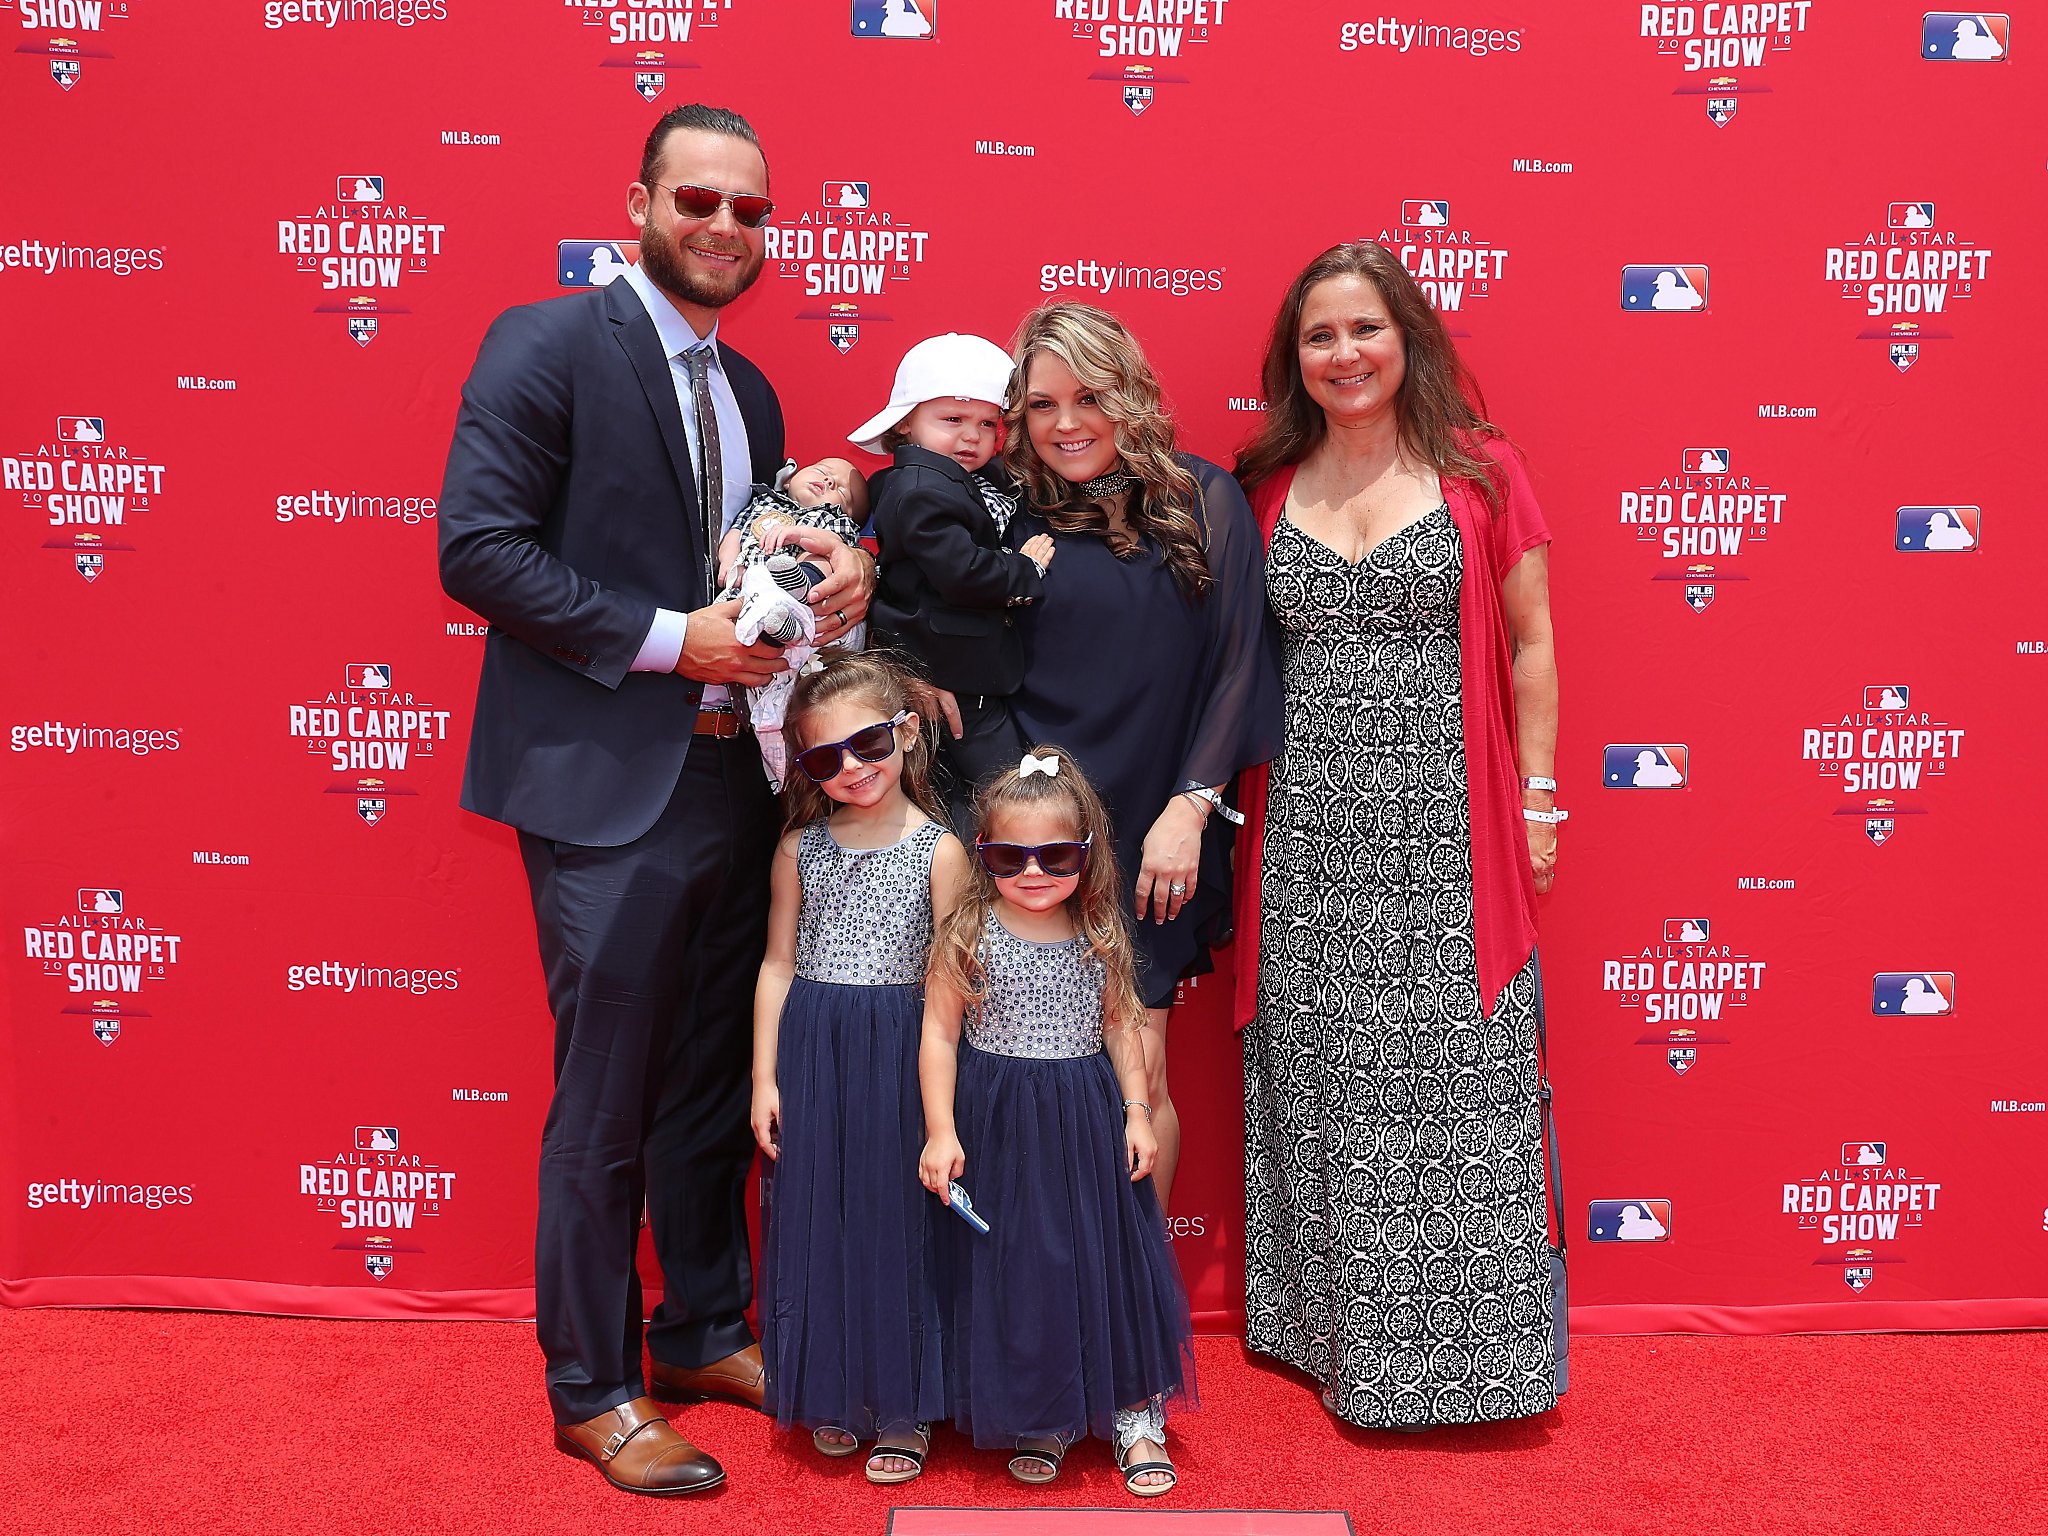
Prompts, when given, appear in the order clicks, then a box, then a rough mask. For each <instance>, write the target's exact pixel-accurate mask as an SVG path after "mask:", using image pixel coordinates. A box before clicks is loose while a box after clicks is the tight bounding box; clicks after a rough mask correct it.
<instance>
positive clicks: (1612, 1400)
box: [0, 1311, 2048, 1536]
mask: <svg viewBox="0 0 2048 1536" xmlns="http://www.w3.org/2000/svg"><path fill="white" fill-rule="evenodd" d="M1198 1348H1199V1367H1200V1370H1201V1372H1202V1390H1203V1396H1204V1399H1205V1406H1204V1408H1203V1410H1202V1411H1201V1412H1200V1413H1198V1414H1190V1415H1188V1416H1186V1417H1185V1418H1182V1419H1180V1420H1178V1421H1176V1426H1175V1427H1176V1429H1177V1432H1178V1433H1177V1436H1176V1440H1175V1444H1174V1451H1175V1454H1176V1455H1177V1457H1178V1458H1179V1461H1180V1465H1181V1471H1182V1482H1181V1486H1180V1488H1179V1489H1178V1490H1177V1491H1176V1492H1175V1493H1174V1494H1173V1495H1171V1496H1170V1497H1169V1498H1168V1499H1166V1500H1161V1501H1159V1503H1160V1505H1161V1506H1164V1507H1168V1508H1172V1509H1178V1510H1189V1509H1204V1508H1218V1509H1231V1508H1236V1509H1297V1510H1318V1509H1343V1510H1348V1511H1349V1512H1350V1514H1351V1517H1352V1521H1353V1523H1354V1526H1355V1528H1356V1529H1357V1531H1358V1532H1360V1533H1361V1536H1363V1533H1368V1532H1399V1533H1401V1536H1448V1533H1466V1532H1470V1533H1486V1536H1524V1533H1526V1536H1578V1533H1581V1532H1599V1533H1633V1532H1660V1533H1661V1532H1672V1533H1685V1536H1712V1533H1721V1532H1730V1533H1734V1532H1739V1533H1742V1536H1788V1533H1806V1532H1812V1533H1816V1536H1818V1533H1822V1532H1825V1533H1828V1536H1890V1533H1901V1536H1904V1533H1913V1536H1924V1533H1935V1532H1947V1531H1957V1532H1964V1531H1967V1532H1971V1533H1977V1532H1982V1531H1999V1532H2005V1531H2015V1532H2025V1533H2040V1532H2048V1452H2044V1449H2043V1438H2044V1426H2048V1335H2043V1334H1965V1335H1933V1336H1929V1335H1860V1336H1833V1337H1818V1338H1816V1337H1796V1338H1775V1339H1773V1338H1747V1339H1708V1338H1697V1337H1660V1338H1590V1339H1584V1340H1579V1341H1576V1342H1575V1343H1574V1344H1573V1346H1572V1362H1573V1364H1572V1369H1573V1387H1572V1392H1571V1395H1570V1396H1569V1397H1568V1398H1567V1399H1566V1401H1565V1404H1564V1405H1563V1406H1562V1407H1561V1408H1559V1409H1558V1410H1557V1411H1556V1412H1554V1413H1552V1414H1549V1415H1546V1416H1545V1417H1544V1418H1542V1419H1539V1420H1535V1421H1531V1422H1527V1423H1522V1424H1514V1425H1506V1426H1500V1427H1495V1428H1486V1429H1465V1430H1437V1431H1434V1432H1432V1433H1430V1434H1426V1435H1420V1436H1405V1435H1390V1434H1377V1433H1370V1432H1365V1431H1358V1430H1348V1429H1343V1428H1340V1427H1339V1426H1337V1425H1336V1424H1335V1423H1334V1422H1333V1421H1332V1420H1331V1419H1330V1418H1329V1417H1328V1416H1327V1415H1326V1414H1325V1413H1324V1412H1323V1411H1322V1409H1321V1407H1320V1406H1319V1405H1318V1403H1317V1401H1316V1398H1315V1396H1314V1394H1313V1393H1312V1392H1311V1391H1310V1390H1309V1389H1308V1388H1307V1387H1306V1386H1304V1385H1303V1384H1302V1382H1301V1381H1300V1380H1299V1379H1298V1378H1296V1377H1294V1376H1293V1375H1292V1374H1291V1373H1289V1372H1286V1371H1284V1370H1280V1369H1277V1368H1268V1367H1266V1366H1262V1365H1259V1364H1256V1363H1254V1362H1253V1361H1252V1360H1251V1359H1250V1358H1249V1357H1248V1356H1246V1355H1245V1354H1244V1352H1243V1351H1242V1349H1241V1348H1240V1347H1239V1346H1238V1345H1237V1344H1235V1343H1234V1342H1231V1341H1228V1340H1223V1339H1202V1340H1200V1341H1199V1344H1198ZM0 1361H4V1363H5V1374H4V1378H0V1422H4V1423H5V1424H6V1425H7V1426H8V1433H7V1447H6V1449H7V1455H6V1456H5V1458H4V1465H0V1532H6V1533H9V1536H12V1533H15V1532H22V1533H35V1536H44V1533H50V1536H58V1533H62V1536H73V1533H87V1536H117V1533H119V1536H127V1533H130V1532H141V1533H144V1536H184V1533H186V1532H192V1533H201V1532H204V1533H207V1536H216V1533H217V1536H240V1533H244V1532H247V1533H252V1536H254V1533H262V1536H300V1533H306V1536H353V1533H356V1532H374V1533H379V1536H385V1533H388V1536H438V1533H443V1532H451V1533H452V1532H462V1533H470V1532H476V1533H489V1536H600V1533H603V1536H610V1533H614V1532H620V1533H626V1532H642V1531H648V1532H654V1531H662V1532H681V1531H690V1532H700V1531H703V1532H746V1533H757V1532H758V1533H776V1536H779V1533H782V1532H813V1531H816V1532H833V1533H838V1532H848V1533H859V1536H882V1533H883V1531H884V1529H885V1527H886V1526H887V1524H888V1518H889V1510H890V1507H891V1505H892V1503H893V1504H901V1505H920V1506H930V1505H957V1506H1007V1507H1019V1506H1026V1505H1038V1506H1061V1507H1075V1508H1079V1507H1089V1506H1092V1507H1096V1508H1105V1507H1107V1508H1136V1507H1137V1506H1135V1505H1133V1504H1131V1502H1130V1501H1129V1500H1128V1499H1127V1498H1126V1496H1125V1495H1124V1493H1123V1489H1122V1485H1121V1483H1120V1482H1118V1481H1117V1480H1116V1478H1115V1476H1114V1474H1113V1472H1112V1470H1111V1468H1110V1462H1109V1455H1108V1452H1107V1450H1106V1448H1104V1447H1102V1446H1098V1445H1090V1446H1083V1447H1081V1448H1079V1449H1078V1450H1077V1451H1076V1452H1075V1453H1074V1454H1073V1456H1072V1457H1070V1458H1069V1460H1068V1462H1067V1466H1066V1470H1065V1471H1064V1472H1063V1473H1062V1474H1061V1478H1060V1482H1059V1483H1058V1484H1056V1485H1055V1486H1054V1488H1053V1489H1051V1490H1045V1491H1041V1492H1040V1493H1038V1494H1035V1495H1034V1496H1033V1497H1032V1498H1030V1499H1028V1500H1027V1499H1026V1498H1024V1497H1022V1495H1023V1494H1024V1493H1025V1490H1024V1489H1023V1488H1022V1487H1020V1486H1019V1485H1017V1484H1015V1483H1013V1482H1011V1481H1010V1479H1009V1478H1008V1476H1007V1475H1005V1473H1004V1471H1003V1468H1002V1463H1001V1461H1000V1459H999V1458H997V1457H995V1456H992V1455H984V1454H978V1453H975V1452H973V1451H972V1450H971V1449H970V1448H969V1447H967V1446H965V1445H963V1444H962V1443H961V1442H959V1441H956V1440H953V1439H951V1438H950V1437H948V1436H946V1435H944V1434H941V1435H940V1437H939V1440H938V1444H937V1446H936V1447H935V1451H934V1455H933V1461H932V1467H931V1470H930V1471H928V1472H927V1473H926V1474H925V1476H924V1477H923V1478H922V1479H920V1480H919V1481H918V1482H916V1483H913V1484H910V1485H909V1486H908V1487H905V1488H901V1489H896V1490H884V1489H878V1488H871V1487H870V1486H869V1485H868V1484H867V1483H866V1482H865V1481H864V1480H863V1479H862V1478H861V1476H860V1473H859V1470H858V1469H859V1463H858V1462H824V1461H821V1460H819V1459H818V1458H817V1457H815V1456H813V1455H812V1454H811V1453H810V1451H809V1448H808V1445H807V1444H803V1443H801V1442H798V1441H795V1440H783V1439H780V1438H778V1437H777V1436H776V1435H775V1434H774V1433H773V1432H772V1429H771V1427H770V1426H769V1424H768V1423H767V1421H765V1420H763V1419H761V1418H759V1417H758V1416H755V1415H752V1414H749V1413H748V1412H746V1411H745V1410H743V1409H739V1408H732V1407H724V1406H704V1407H695V1408H682V1409H677V1410H676V1420H677V1422H678V1424H680V1425H681V1426H682V1428H683V1431H684V1433H686V1434H688V1435H690V1436H691V1437H692V1438H694V1439H696V1440H698V1441H700V1442H701V1443H702V1444H704V1445H705V1446H706V1447H707V1448H709V1449H710V1450H712V1451H713V1452H714V1453H715V1454H716V1455H717V1456H718V1457H719V1458H720V1459H721V1460H722V1461H723V1462H724V1463H725V1465H726V1467H727V1469H728V1470H729V1471H730V1473H731V1479H730V1481H729V1482H728V1483H727V1485H726V1486H725V1487H724V1488H722V1489H720V1490H718V1491H717V1492H715V1493H713V1494H711V1495H709V1496H706V1497H704V1498H701V1499H695V1500H652V1499H636V1498H632V1497H629V1496H627V1495H625V1494H621V1493H615V1492H613V1491H611V1490H610V1489H608V1488H606V1487H605V1486H604V1485H603V1484H602V1483H600V1482H599V1480H598V1478H597V1475H596V1473H595V1472H594V1471H592V1470H591V1469H590V1468H589V1467H588V1466H586V1465H582V1464H580V1463H577V1462H573V1461H571V1460H569V1459H568V1458H566V1457H564V1456H561V1455H559V1454H557V1453H556V1452H555V1451H553V1450H552V1449H551V1448H550V1437H549V1432H548V1422H547V1415H546V1411H545V1408H544V1406H543V1403H542V1400H541V1393H540V1356H539V1352H538V1350H537V1349H536V1347H535V1345H534V1342H533V1335H532V1332H531V1330H530V1328H528V1327H524V1326H519V1325H512V1324H491V1323H333V1322H306V1321H297V1320H289V1319H277V1318H252V1317H231V1316H217V1315H211V1314H192V1313H171V1312H61V1311H60V1312H0ZM800 1445H801V1449H799V1446H800ZM892 1492H893V1498H892V1496H891V1495H892ZM1048 1494H1049V1496H1048ZM1155 1523H1156V1524H1157V1525H1158V1526H1159V1527H1160V1529H1159V1531H1158V1532H1157V1536H1171V1532H1172V1527H1173V1524H1174V1522H1155ZM1147 1528H1148V1527H1147V1526H1146V1525H1143V1524H1141V1525H1139V1526H1137V1527H1134V1529H1137V1530H1144V1529H1147ZM1052 1529H1054V1530H1057V1527H1056V1526H1055V1527H1052Z"/></svg>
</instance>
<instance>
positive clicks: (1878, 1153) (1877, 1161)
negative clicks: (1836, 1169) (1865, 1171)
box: [1842, 1141, 1885, 1168]
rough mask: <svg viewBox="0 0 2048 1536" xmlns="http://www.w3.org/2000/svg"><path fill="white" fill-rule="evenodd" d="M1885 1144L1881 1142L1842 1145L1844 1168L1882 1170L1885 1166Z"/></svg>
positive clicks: (1853, 1142) (1849, 1142) (1844, 1143)
mask: <svg viewBox="0 0 2048 1536" xmlns="http://www.w3.org/2000/svg"><path fill="white" fill-rule="evenodd" d="M1884 1148H1885V1144H1884V1143H1883V1142H1881V1141H1845V1142H1843V1143H1842V1166H1843V1167H1844V1168H1882V1167H1883V1166H1884Z"/></svg>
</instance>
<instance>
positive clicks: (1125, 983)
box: [927, 744, 1145, 1030]
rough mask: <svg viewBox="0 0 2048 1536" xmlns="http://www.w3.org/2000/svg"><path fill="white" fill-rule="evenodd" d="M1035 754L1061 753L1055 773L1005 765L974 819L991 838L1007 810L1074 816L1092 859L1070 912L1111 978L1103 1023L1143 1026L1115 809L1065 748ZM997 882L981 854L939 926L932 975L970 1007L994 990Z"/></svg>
mask: <svg viewBox="0 0 2048 1536" xmlns="http://www.w3.org/2000/svg"><path fill="white" fill-rule="evenodd" d="M1030 755H1031V756H1033V757H1040V758H1043V757H1056V758H1058V759H1059V768H1058V770H1057V771H1056V772H1053V773H1049V774H1048V773H1034V774H1032V775H1031V776H1030V777H1029V778H1026V777H1024V776H1023V775H1022V774H1021V773H1020V772H1019V771H1018V769H1016V768H1006V769H1004V770H1003V772H1002V773H1000V774H998V775H997V776H996V777H995V778H993V779H991V780H989V782H988V783H986V784H985V785H983V786H982V788H981V790H980V792H979V793H978V794H977V795H976V796H975V797H974V824H975V827H976V829H977V831H978V834H979V836H980V837H981V838H982V839H983V840H986V839H987V838H988V836H989V830H990V828H991V827H993V826H994V825H995V823H996V821H997V820H998V819H999V818H1000V817H1001V816H1002V815H1003V813H1004V812H1005V811H1010V810H1020V809H1024V808H1026V807H1030V808H1033V809H1036V808H1041V807H1050V808H1053V809H1056V810H1059V811H1061V812H1064V813H1065V814H1066V815H1067V817H1068V818H1069V819H1070V820H1071V822H1072V824H1073V828H1074V836H1075V838H1076V840H1079V839H1082V838H1086V839H1087V840H1088V863H1087V866H1086V867H1085V868H1084V869H1083V870H1082V871H1081V883H1080V884H1079V885H1077V886H1076V887H1075V888H1074V894H1073V895H1072V896H1071V897H1069V898H1068V899H1067V910H1068V912H1069V913H1070V914H1071V915H1072V916H1073V919H1074V926H1075V927H1076V928H1077V929H1079V930H1080V934H1081V938H1082V939H1083V940H1084V941H1085V942H1086V943H1087V945H1088V947H1089V949H1090V950H1091V951H1093V952H1094V954H1095V957H1096V958H1097V959H1098V960H1100V961H1101V962H1102V966H1103V970H1104V972H1105V973H1106V976H1107V987H1106V989H1105V991H1104V994H1103V1010H1102V1011H1103V1025H1104V1027H1105V1028H1117V1027H1122V1028H1126V1029H1133V1030H1135V1029H1142V1028H1143V1027H1144V1024H1145V1005H1144V1004H1143V1003H1142V1002H1141V1001H1140V1000H1139V998H1138V985H1137V963H1136V960H1135V957H1134V952H1133V950H1132V947H1131V934H1130V929H1129V928H1128V927H1127V926H1126V925H1125V923H1124V915H1123V911H1122V909H1121V907H1120V906H1119V905H1118V902H1117V892H1118V890H1119V886H1118V884H1117V882H1118V880H1119V879H1120V878H1121V877H1120V876H1119V875H1118V874H1117V867H1116V842H1115V838H1114V835H1113V834H1112V833H1111V831H1110V825H1109V811H1108V810H1107V808H1105V807H1104V805H1103V803H1102V797H1101V796H1100V795H1098V794H1097V793H1096V792H1095V786H1094V785H1092V784H1090V783H1089V782H1088V780H1087V778H1086V777H1085V776H1084V775H1083V774H1082V772H1081V770H1080V768H1079V766H1078V765H1076V763H1075V762H1074V759H1073V756H1072V755H1071V754H1070V753H1068V752H1067V751H1066V749H1065V748H1063V747H1057V746H1050V745H1043V744H1041V745H1039V746H1035V747H1033V748H1032V749H1031V752H1030ZM997 894H998V893H997V891H996V883H995V880H994V879H993V878H992V877H991V876H990V875H989V872H988V871H987V870H986V869H984V868H982V866H981V860H980V859H978V858H976V859H974V860H972V861H971V863H970V866H969V883H968V888H967V893H966V895H965V896H964V897H962V899H961V901H960V904H959V905H958V906H956V907H955V908H954V909H953V910H952V912H950V913H949V914H948V915H947V916H946V918H945V919H944V920H943V921H942V922H941V923H940V924H939V929H938V933H937V934H936V935H935V937H934V939H933V943H932V958H931V965H930V968H929V972H928V976H927V979H928V980H929V981H930V982H932V983H934V984H937V985H941V986H945V987H948V988H951V989H952V990H953V991H955V992H957V993H959V994H960V996H962V997H963V998H965V999H966V1000H967V1002H968V1004H969V1006H973V1005H974V1004H977V1003H979V1002H980V1001H981V1000H982V999H983V998H985V997H986V996H987V995H988V984H987V980H986V978H985V977H984V976H983V975H982V970H981V964H980V962H979V961H978V960H977V959H976V957H975V955H976V951H977V950H978V949H979V948H980V945H981V936H982V929H983V925H984V924H985V923H986V922H987V921H988V914H989V909H990V906H991V905H992V904H993V903H994V901H995V900H996V897H997Z"/></svg>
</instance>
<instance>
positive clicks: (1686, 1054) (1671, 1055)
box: [1664, 1045, 1700, 1077]
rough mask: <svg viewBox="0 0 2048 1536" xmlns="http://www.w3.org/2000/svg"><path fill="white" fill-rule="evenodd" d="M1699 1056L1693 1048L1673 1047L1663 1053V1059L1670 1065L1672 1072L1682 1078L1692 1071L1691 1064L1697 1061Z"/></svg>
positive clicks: (1687, 1046)
mask: <svg viewBox="0 0 2048 1536" xmlns="http://www.w3.org/2000/svg"><path fill="white" fill-rule="evenodd" d="M1699 1054H1700V1053H1699V1051H1698V1049H1697V1048H1696V1047H1694V1046H1690V1045H1674V1046H1672V1047H1671V1049H1670V1050H1668V1051H1666V1052H1665V1053H1664V1059H1665V1060H1666V1061H1668V1062H1670V1063H1671V1070H1672V1071H1674V1072H1676V1073H1677V1074H1678V1075H1679V1076H1680V1077H1683V1076H1685V1074H1686V1073H1688V1072H1690V1071H1691V1070H1692V1064H1693V1062H1694V1061H1695V1060H1697V1059H1698V1057H1699Z"/></svg>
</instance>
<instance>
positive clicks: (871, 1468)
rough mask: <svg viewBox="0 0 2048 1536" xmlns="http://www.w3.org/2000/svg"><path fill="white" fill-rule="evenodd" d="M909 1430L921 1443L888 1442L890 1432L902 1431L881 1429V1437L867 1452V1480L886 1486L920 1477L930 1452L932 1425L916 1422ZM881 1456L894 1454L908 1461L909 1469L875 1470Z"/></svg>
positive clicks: (898, 1432) (898, 1431)
mask: <svg viewBox="0 0 2048 1536" xmlns="http://www.w3.org/2000/svg"><path fill="white" fill-rule="evenodd" d="M910 1432H911V1433H912V1434H913V1435H915V1436H917V1438H918V1439H919V1440H920V1441H922V1442H923V1444H921V1445H891V1444H889V1440H888V1437H889V1436H890V1435H892V1434H901V1433H902V1431H900V1430H884V1431H882V1436H883V1438H882V1439H880V1440H877V1441H876V1442H875V1448H874V1449H873V1450H872V1451H869V1452H868V1461H867V1467H866V1471H867V1475H868V1481H869V1482H871V1483H875V1484H877V1485H879V1486H881V1487H885V1488H886V1487H891V1486H893V1485H894V1484H897V1483H907V1482H909V1481H910V1480H911V1479H912V1478H915V1477H921V1476H923V1475H924V1459H925V1457H927V1456H929V1455H930V1454H931V1449H932V1427H931V1425H929V1424H918V1425H915V1426H913V1427H912V1429H911V1431H910ZM883 1456H894V1457H896V1458H897V1459H899V1460H901V1461H907V1462H909V1463H910V1470H909V1471H908V1472H902V1471H896V1472H879V1471H877V1470H876V1469H875V1462H876V1460H877V1459H878V1458H880V1457H883Z"/></svg>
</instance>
